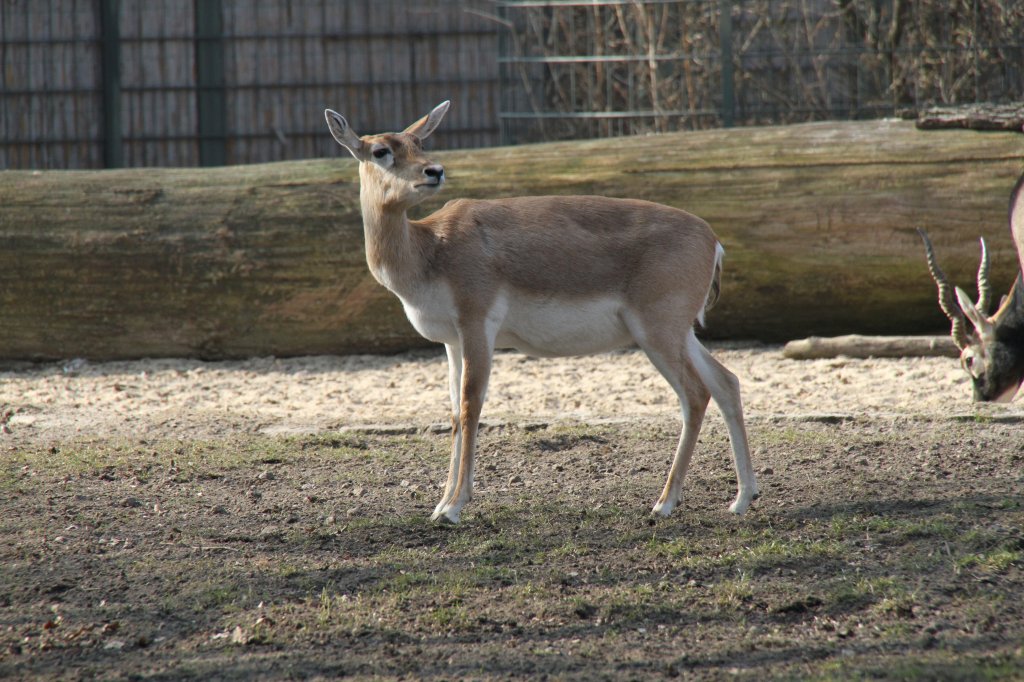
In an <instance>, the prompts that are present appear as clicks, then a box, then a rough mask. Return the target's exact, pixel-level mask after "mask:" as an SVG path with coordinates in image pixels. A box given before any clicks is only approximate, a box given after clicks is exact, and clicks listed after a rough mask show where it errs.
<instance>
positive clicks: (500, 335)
mask: <svg viewBox="0 0 1024 682" xmlns="http://www.w3.org/2000/svg"><path fill="white" fill-rule="evenodd" d="M448 105H449V103H448V102H443V103H442V104H440V105H438V106H437V107H436V108H435V109H434V110H433V111H431V112H430V113H429V114H427V115H426V116H424V117H423V118H422V119H420V120H419V121H417V122H416V123H413V124H412V125H411V126H409V127H408V128H406V129H405V130H404V131H403V132H401V133H384V134H380V135H367V136H364V137H359V136H358V135H356V134H355V132H353V131H352V129H351V128H350V127H349V125H348V123H347V122H346V121H345V119H344V118H342V117H341V116H340V115H338V114H337V113H335V112H334V111H331V110H330V109H328V110H327V111H326V112H325V114H326V117H327V125H328V127H329V128H330V130H331V134H332V135H333V136H334V139H335V140H337V141H338V143H339V144H341V145H342V146H343V147H345V148H346V149H347V150H348V151H349V152H350V153H351V154H352V156H354V157H355V158H356V159H357V160H358V161H359V180H360V192H359V198H360V203H361V205H362V212H363V227H364V231H365V236H366V260H367V262H368V264H369V266H370V272H372V273H373V276H374V277H375V278H376V279H377V281H379V282H380V283H381V284H383V285H384V286H385V287H387V288H388V289H390V290H391V291H392V292H394V294H395V295H397V296H398V297H399V298H400V299H401V301H402V304H403V305H404V306H405V312H406V314H407V315H408V316H409V321H410V322H412V324H413V326H414V327H415V328H416V330H417V331H418V332H419V333H420V334H422V335H423V336H424V337H426V338H427V339H430V340H431V341H436V342H439V343H443V344H444V346H445V350H446V351H447V352H448V378H449V388H450V392H451V402H452V413H453V415H452V455H451V463H450V467H449V470H448V482H447V484H446V485H445V489H444V494H443V495H442V497H441V501H440V502H439V503H438V505H437V508H436V509H435V510H434V514H433V516H432V517H431V518H432V519H433V520H435V521H442V522H450V523H457V522H458V521H459V515H460V514H461V512H462V508H463V506H464V505H465V504H466V502H468V501H469V499H470V497H471V494H472V488H473V458H474V453H475V450H476V440H477V427H478V425H479V420H480V411H481V408H482V407H483V402H484V396H485V393H486V391H487V382H488V379H489V376H490V371H491V360H492V357H493V355H494V349H495V348H510V349H516V350H519V351H522V352H525V353H529V354H531V355H538V356H567V355H584V354H590V353H599V352H603V351H609V350H613V349H617V348H622V347H624V346H628V345H630V344H633V343H635V344H637V345H638V346H640V348H642V349H643V350H644V352H646V353H647V356H648V357H649V358H650V359H651V362H652V363H654V366H655V367H657V369H658V370H659V371H660V372H661V373H662V374H663V375H664V377H665V378H666V379H667V380H668V382H669V384H671V385H672V388H673V389H675V392H676V394H677V395H678V396H679V402H680V403H681V404H682V413H683V425H684V426H683V431H682V435H681V436H680V439H679V446H678V449H677V450H676V454H675V461H674V462H673V463H672V468H671V470H670V472H669V476H668V481H667V482H666V483H665V488H664V491H663V492H662V493H661V497H660V498H659V499H658V502H657V504H656V505H655V506H654V513H656V514H660V515H663V516H667V515H668V514H669V513H670V512H671V511H672V509H673V508H674V507H675V506H676V505H677V504H678V503H679V501H680V499H681V497H682V482H683V477H684V475H685V474H686V469H687V467H688V465H689V463H690V458H691V455H692V454H693V450H694V446H695V445H696V443H697V435H698V433H699V431H700V427H701V422H702V421H703V419H704V412H705V410H706V409H707V405H708V399H709V396H710V397H712V398H714V400H715V402H716V403H717V404H718V406H719V408H720V409H721V411H722V414H723V415H724V417H725V421H726V424H727V425H728V429H729V437H730V440H731V441H732V451H733V461H734V463H735V467H736V474H737V477H738V480H739V492H738V494H737V496H736V500H735V501H734V502H733V503H732V506H731V507H730V510H731V511H732V512H734V513H736V514H742V513H743V512H744V511H746V509H747V507H748V506H749V505H750V501H751V500H752V499H753V498H754V497H755V496H756V495H757V493H758V490H757V482H756V480H755V478H754V471H753V467H752V466H751V463H750V454H749V451H748V447H747V436H746V431H745V429H744V426H743V409H742V406H741V403H740V390H739V382H738V381H737V379H736V377H735V376H734V375H733V374H731V373H730V372H729V371H728V370H727V369H725V368H724V367H723V366H722V365H721V364H719V363H718V361H717V360H715V359H714V358H713V357H712V356H711V355H710V354H709V353H708V351H707V350H705V348H704V347H703V346H702V345H701V344H700V342H698V341H697V338H696V336H695V335H694V332H693V324H694V320H700V321H701V323H703V319H704V317H703V316H704V311H705V310H707V309H708V308H710V307H711V305H712V304H714V303H715V301H716V299H717V298H718V294H719V280H720V276H721V260H722V254H723V250H722V247H721V245H720V244H719V243H718V239H717V238H716V237H715V235H714V233H713V232H712V231H711V229H710V228H709V227H708V225H707V223H705V222H704V221H703V220H701V219H700V218H697V217H696V216H693V215H691V214H689V213H686V212H684V211H680V210H678V209H674V208H669V207H667V206H661V205H658V204H653V203H649V202H644V201H634V200H629V199H609V198H606V197H597V196H590V197H583V196H541V197H520V198H515V199H495V200H490V201H486V200H481V201H477V200H468V199H458V200H455V201H450V202H448V203H447V204H445V205H444V206H443V207H442V208H441V209H440V210H439V211H437V212H436V213H434V214H433V215H430V216H428V217H426V218H424V219H422V220H409V218H408V217H407V216H406V211H407V210H408V209H409V208H410V207H412V206H415V205H416V204H418V203H420V202H421V201H423V200H424V199H426V198H428V197H431V196H433V195H435V194H436V193H437V192H438V190H440V189H441V186H442V185H443V184H444V181H445V174H444V168H443V167H442V166H441V165H440V164H438V163H434V162H432V161H430V160H429V159H428V158H427V157H426V156H425V155H424V153H423V150H422V147H421V145H422V141H423V140H424V139H426V137H427V136H428V135H430V134H431V133H432V132H433V131H434V129H435V128H437V126H438V124H439V123H440V122H441V119H442V118H443V117H444V115H445V112H447V111H448Z"/></svg>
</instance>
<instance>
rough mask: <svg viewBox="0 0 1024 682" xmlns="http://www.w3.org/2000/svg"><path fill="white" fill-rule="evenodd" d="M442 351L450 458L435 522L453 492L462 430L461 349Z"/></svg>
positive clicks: (450, 347) (445, 347) (435, 508)
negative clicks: (449, 418) (449, 421)
mask: <svg viewBox="0 0 1024 682" xmlns="http://www.w3.org/2000/svg"><path fill="white" fill-rule="evenodd" d="M444 350H445V352H446V353H447V354H448V392H449V394H450V397H451V401H452V456H451V460H450V461H449V464H448V481H447V483H445V484H444V494H443V495H441V501H440V502H438V503H437V506H436V507H434V513H433V515H432V516H431V517H430V518H431V519H433V520H435V521H436V520H437V519H438V518H439V517H440V515H441V510H442V509H444V505H445V503H446V502H448V500H449V499H450V498H451V496H452V493H453V492H454V491H455V481H456V480H457V478H458V471H459V455H460V453H461V451H462V447H461V444H462V428H461V426H460V420H459V403H460V402H461V395H460V394H461V391H462V348H461V347H459V346H453V345H452V344H449V343H446V344H445V346H444Z"/></svg>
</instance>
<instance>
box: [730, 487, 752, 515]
mask: <svg viewBox="0 0 1024 682" xmlns="http://www.w3.org/2000/svg"><path fill="white" fill-rule="evenodd" d="M755 497H757V493H754V494H750V493H740V494H739V495H737V496H736V501H735V502H733V503H732V504H731V505H729V511H731V512H732V513H733V514H735V515H736V516H741V515H742V514H743V512H745V511H747V508H748V507H749V506H750V502H751V501H752V500H753V499H754V498H755Z"/></svg>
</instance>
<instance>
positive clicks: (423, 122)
mask: <svg viewBox="0 0 1024 682" xmlns="http://www.w3.org/2000/svg"><path fill="white" fill-rule="evenodd" d="M451 104H452V103H451V100H447V99H446V100H445V101H443V102H441V103H440V104H438V105H437V106H436V107H434V110H433V111H431V112H430V113H429V114H427V115H426V116H424V117H423V118H421V119H420V120H418V121H416V122H415V123H413V124H412V125H411V126H409V127H408V128H406V129H405V130H403V131H402V132H404V133H409V134H410V135H415V136H416V137H418V138H420V139H421V140H425V139H427V137H428V136H429V135H430V133H432V132H434V129H435V128H437V126H438V125H440V124H441V119H443V118H444V115H445V114H446V113H448V107H450V106H451Z"/></svg>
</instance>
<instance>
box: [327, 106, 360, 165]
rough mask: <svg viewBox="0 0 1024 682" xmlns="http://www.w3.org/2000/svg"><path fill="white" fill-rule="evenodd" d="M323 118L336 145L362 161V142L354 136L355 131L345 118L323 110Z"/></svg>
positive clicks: (329, 110)
mask: <svg viewBox="0 0 1024 682" xmlns="http://www.w3.org/2000/svg"><path fill="white" fill-rule="evenodd" d="M324 118H326V119H327V127H328V128H329V129H330V131H331V135H333V136H334V139H335V140H337V142H338V144H340V145H341V146H342V147H344V148H345V149H347V150H348V151H349V153H350V154H352V156H354V157H356V159H358V160H359V161H362V160H363V158H364V157H365V156H366V154H365V150H364V148H363V147H364V145H363V141H362V140H360V139H359V136H358V135H356V134H355V131H353V130H352V128H351V126H349V124H348V121H346V120H345V117H344V116H342V115H341V114H339V113H338V112H337V111H334V110H332V109H325V110H324Z"/></svg>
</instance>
